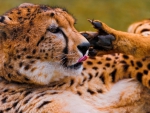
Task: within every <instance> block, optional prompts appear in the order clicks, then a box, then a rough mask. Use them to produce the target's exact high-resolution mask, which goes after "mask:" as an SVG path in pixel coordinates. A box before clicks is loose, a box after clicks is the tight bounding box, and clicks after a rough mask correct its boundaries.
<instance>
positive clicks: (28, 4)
mask: <svg viewBox="0 0 150 113" xmlns="http://www.w3.org/2000/svg"><path fill="white" fill-rule="evenodd" d="M32 5H34V4H32V3H22V4H20V5H19V7H25V6H32Z"/></svg>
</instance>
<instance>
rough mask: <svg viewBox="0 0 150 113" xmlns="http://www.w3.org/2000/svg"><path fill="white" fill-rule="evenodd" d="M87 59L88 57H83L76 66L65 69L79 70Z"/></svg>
mask: <svg viewBox="0 0 150 113" xmlns="http://www.w3.org/2000/svg"><path fill="white" fill-rule="evenodd" d="M87 58H88V56H86V55H85V56H83V57H81V58H80V59H79V60H78V62H77V63H76V64H74V65H71V66H67V68H69V69H79V68H80V67H81V66H82V64H83V61H85V60H86V59H87Z"/></svg>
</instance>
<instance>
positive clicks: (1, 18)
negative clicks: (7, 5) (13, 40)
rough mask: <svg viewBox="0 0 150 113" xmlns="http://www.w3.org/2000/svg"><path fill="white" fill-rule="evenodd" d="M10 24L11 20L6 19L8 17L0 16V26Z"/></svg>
mask: <svg viewBox="0 0 150 113" xmlns="http://www.w3.org/2000/svg"><path fill="white" fill-rule="evenodd" d="M10 22H11V20H10V19H9V18H8V16H3V15H2V16H0V26H3V25H6V24H8V23H10Z"/></svg>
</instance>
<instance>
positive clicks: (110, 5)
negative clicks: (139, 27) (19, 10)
mask: <svg viewBox="0 0 150 113" xmlns="http://www.w3.org/2000/svg"><path fill="white" fill-rule="evenodd" d="M24 2H30V3H35V4H46V5H50V6H61V7H65V8H66V9H68V11H69V12H70V13H71V14H73V15H74V17H75V18H76V19H77V24H76V28H77V29H78V30H79V31H83V30H93V28H92V26H91V25H90V24H89V22H88V21H87V19H99V20H101V21H103V22H105V23H106V24H108V25H109V26H111V27H112V28H115V29H118V30H123V31H126V29H127V27H128V25H130V24H131V23H132V22H134V21H138V20H141V19H145V18H150V0H0V15H2V14H3V13H5V12H6V11H7V10H9V9H11V8H13V7H16V6H18V5H19V4H21V3H24Z"/></svg>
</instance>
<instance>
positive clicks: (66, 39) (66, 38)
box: [59, 29, 68, 66]
mask: <svg viewBox="0 0 150 113" xmlns="http://www.w3.org/2000/svg"><path fill="white" fill-rule="evenodd" d="M59 30H60V31H61V33H62V34H63V36H64V39H65V41H66V46H65V48H64V49H63V53H64V54H65V55H64V56H63V57H62V59H63V60H62V64H63V65H64V66H66V65H67V62H68V58H66V54H68V37H67V36H66V34H65V33H64V32H63V31H62V30H61V29H59Z"/></svg>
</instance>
